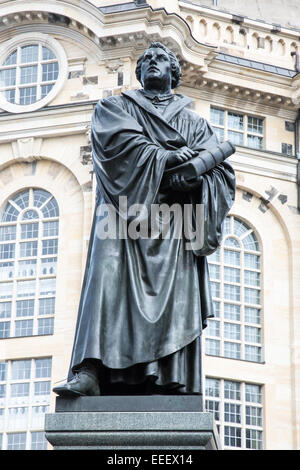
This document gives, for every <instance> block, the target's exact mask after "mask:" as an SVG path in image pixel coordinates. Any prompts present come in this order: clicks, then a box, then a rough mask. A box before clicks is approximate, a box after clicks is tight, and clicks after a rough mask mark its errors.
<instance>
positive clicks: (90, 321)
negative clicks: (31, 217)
mask: <svg viewBox="0 0 300 470" xmlns="http://www.w3.org/2000/svg"><path fill="white" fill-rule="evenodd" d="M136 76H137V78H138V80H139V81H140V83H141V85H142V89H140V90H131V91H128V92H124V93H122V95H121V96H115V97H109V98H106V99H103V100H101V101H100V102H99V103H98V104H97V106H96V109H95V112H94V115H93V118H92V148H93V163H94V171H95V174H96V178H97V195H96V211H95V215H94V220H93V226H92V231H91V238H90V245H89V251H88V257H87V264H86V271H85V277H84V281H83V287H82V293H81V300H80V305H79V313H78V320H77V326H76V333H75V341H74V347H73V353H72V359H71V365H70V373H69V376H68V382H67V383H65V384H64V385H62V386H59V387H55V388H54V391H55V392H56V393H57V394H59V395H62V396H80V395H100V394H106V395H109V394H115V395H116V394H117V395H118V394H119V395H120V394H121V395H122V394H156V393H158V394H181V393H185V394H200V395H201V393H202V385H201V341H200V339H201V332H202V329H203V328H205V326H206V324H207V318H208V317H212V316H213V303H212V298H211V293H210V285H209V274H208V266H207V260H206V256H207V255H209V254H211V253H213V252H214V251H215V250H216V249H217V248H218V246H219V245H220V242H221V237H222V223H223V221H224V218H225V216H226V214H227V212H228V211H229V209H230V207H231V205H232V203H233V200H234V194H235V177H234V172H233V169H232V167H231V165H230V164H229V163H228V162H227V161H223V160H224V158H225V157H224V158H221V159H219V160H218V159H217V160H215V163H214V164H210V166H209V167H206V170H207V171H205V173H202V174H201V173H200V174H199V176H198V177H197V178H196V179H194V180H193V182H189V181H187V180H186V179H185V178H184V177H183V176H182V175H181V176H180V175H176V177H175V178H173V179H172V180H171V181H170V184H169V186H168V185H165V184H164V185H163V184H162V179H163V177H164V175H166V173H167V172H168V171H169V170H170V169H172V168H173V167H175V166H178V165H182V164H183V163H184V162H189V161H190V160H191V159H192V158H196V157H197V156H198V157H199V156H201V155H204V153H203V151H210V152H214V150H215V149H216V148H217V147H218V141H217V138H216V135H215V133H214V132H213V130H212V128H211V127H210V125H209V123H208V122H207V121H206V120H205V119H203V118H202V117H200V116H199V115H197V114H196V113H194V112H193V111H191V110H190V109H189V108H188V105H189V104H190V103H191V101H192V100H191V99H190V98H188V97H186V96H183V95H181V94H175V93H174V94H173V93H172V92H171V90H172V88H175V87H177V86H178V85H179V82H180V77H181V69H180V65H179V62H178V60H177V58H176V56H175V55H174V54H173V53H172V52H171V51H170V50H169V49H168V48H166V47H165V46H164V45H163V44H161V43H152V44H151V45H150V47H149V49H147V50H146V51H145V52H144V54H143V55H142V56H141V57H140V58H139V60H138V62H137V68H136ZM201 152H202V153H201ZM205 155H207V154H205ZM203 158H204V160H205V159H207V158H208V157H205V156H204V157H203ZM212 161H214V160H213V159H212ZM203 171H204V170H203ZM121 199H122V201H123V202H124V201H126V207H127V208H130V207H133V205H135V204H138V205H139V207H143V208H144V209H145V214H149V212H150V211H151V208H152V207H153V205H157V204H158V205H162V204H166V205H167V207H172V206H173V205H174V204H175V205H176V207H179V208H182V209H183V208H184V207H191V210H192V221H193V222H192V225H193V230H194V231H195V233H197V230H202V232H203V243H202V244H201V246H196V245H195V246H193V244H191V245H190V248H189V249H187V245H186V240H185V238H184V236H182V237H178V236H174V233H173V232H172V230H171V232H170V233H171V235H170V236H169V238H168V237H163V236H161V235H162V234H161V232H159V234H158V236H155V237H147V236H145V232H144V236H141V237H139V238H137V237H134V238H131V237H124V236H123V235H122V234H121V235H120V233H121V232H120V231H119V232H118V234H119V235H118V236H116V237H109V236H108V237H107V238H104V237H99V231H98V230H97V227H98V226H99V224H100V225H101V223H103V217H104V212H103V210H102V208H103V207H105V206H106V205H107V206H108V205H109V206H110V207H113V208H114V210H115V213H116V224H117V227H121V226H122V227H124V224H125V226H126V227H128V225H129V224H130V223H131V222H132V220H133V219H132V216H131V215H130V214H129V211H127V212H126V208H124V205H123V204H120V200H121ZM201 204H202V207H203V218H202V220H201V223H200V224H199V226H198V225H197V224H198V222H199V220H198V222H197V217H196V209H197V206H198V205H201ZM143 217H144V219H143ZM143 217H142V218H141V220H142V221H143V220H145V217H146V218H147V216H143ZM175 219H176V214H175V215H174V216H173V217H171V219H170V225H171V229H172V228H174V225H175V223H176V220H175ZM200 225H201V227H200ZM146 232H147V230H146ZM122 233H123V232H122ZM172 233H173V235H172Z"/></svg>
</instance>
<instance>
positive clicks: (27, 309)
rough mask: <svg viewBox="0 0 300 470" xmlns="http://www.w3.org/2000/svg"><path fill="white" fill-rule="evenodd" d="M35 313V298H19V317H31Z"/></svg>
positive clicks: (17, 312)
mask: <svg viewBox="0 0 300 470" xmlns="http://www.w3.org/2000/svg"><path fill="white" fill-rule="evenodd" d="M33 314H34V300H33V299H30V300H18V301H17V308H16V315H17V317H29V316H33Z"/></svg>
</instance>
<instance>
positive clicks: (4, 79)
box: [0, 68, 17, 87]
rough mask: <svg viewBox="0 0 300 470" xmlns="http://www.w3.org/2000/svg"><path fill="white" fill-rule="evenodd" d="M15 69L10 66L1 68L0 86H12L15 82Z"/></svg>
mask: <svg viewBox="0 0 300 470" xmlns="http://www.w3.org/2000/svg"><path fill="white" fill-rule="evenodd" d="M16 72H17V69H15V68H11V69H6V70H1V72H0V87H5V86H14V85H15V84H16Z"/></svg>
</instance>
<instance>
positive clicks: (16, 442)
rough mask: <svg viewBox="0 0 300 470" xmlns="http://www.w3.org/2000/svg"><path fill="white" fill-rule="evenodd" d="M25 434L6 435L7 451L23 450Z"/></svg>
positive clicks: (24, 447)
mask: <svg viewBox="0 0 300 470" xmlns="http://www.w3.org/2000/svg"><path fill="white" fill-rule="evenodd" d="M25 449H26V432H19V433H9V434H7V450H25Z"/></svg>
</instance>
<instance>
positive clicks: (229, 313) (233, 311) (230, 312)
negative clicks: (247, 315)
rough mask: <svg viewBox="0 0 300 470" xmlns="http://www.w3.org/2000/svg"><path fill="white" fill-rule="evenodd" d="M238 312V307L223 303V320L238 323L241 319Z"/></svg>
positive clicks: (239, 308) (239, 309)
mask: <svg viewBox="0 0 300 470" xmlns="http://www.w3.org/2000/svg"><path fill="white" fill-rule="evenodd" d="M240 311H241V307H240V305H234V304H227V303H224V318H225V319H226V320H236V321H240V319H241V313H240Z"/></svg>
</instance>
